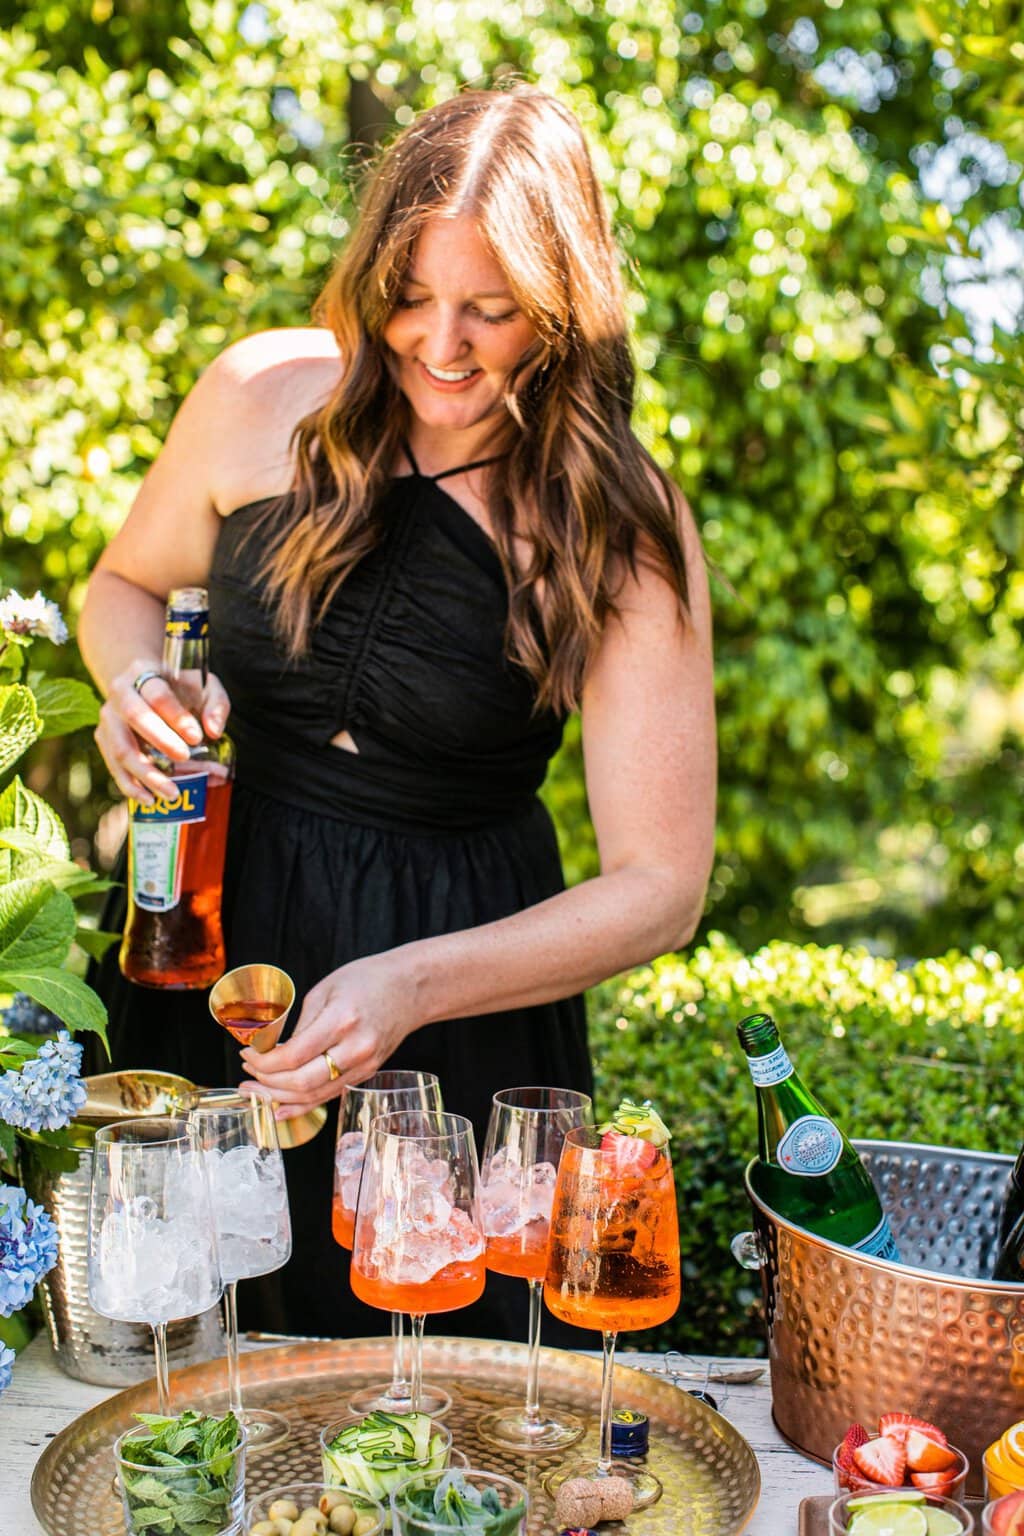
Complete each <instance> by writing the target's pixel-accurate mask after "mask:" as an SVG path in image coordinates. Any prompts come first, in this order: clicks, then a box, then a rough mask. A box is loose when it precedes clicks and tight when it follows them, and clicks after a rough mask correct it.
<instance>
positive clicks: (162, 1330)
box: [151, 1323, 171, 1417]
mask: <svg viewBox="0 0 1024 1536" xmlns="http://www.w3.org/2000/svg"><path fill="white" fill-rule="evenodd" d="M151 1326H152V1329H153V1353H154V1354H155V1355H156V1400H157V1405H158V1407H159V1411H160V1413H161V1414H163V1415H164V1417H167V1416H168V1415H169V1414H170V1411H171V1384H170V1381H169V1380H168V1376H167V1324H166V1323H153V1324H152V1325H151Z"/></svg>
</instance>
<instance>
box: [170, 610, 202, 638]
mask: <svg viewBox="0 0 1024 1536" xmlns="http://www.w3.org/2000/svg"><path fill="white" fill-rule="evenodd" d="M209 633H210V615H209V614H208V613H206V612H204V611H203V610H202V609H200V611H199V612H198V613H197V612H196V611H195V610H194V609H191V608H168V610H167V619H166V622H165V624H164V634H165V635H166V636H167V638H168V639H169V640H205V639H206V637H207V635H208V634H209Z"/></svg>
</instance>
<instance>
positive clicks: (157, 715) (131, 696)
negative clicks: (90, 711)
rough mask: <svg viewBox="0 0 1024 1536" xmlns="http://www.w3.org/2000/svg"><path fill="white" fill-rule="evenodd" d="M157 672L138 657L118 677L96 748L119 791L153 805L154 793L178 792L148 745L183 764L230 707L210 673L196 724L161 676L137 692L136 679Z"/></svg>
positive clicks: (220, 726)
mask: <svg viewBox="0 0 1024 1536" xmlns="http://www.w3.org/2000/svg"><path fill="white" fill-rule="evenodd" d="M156 670H157V666H156V664H155V663H154V662H153V661H152V660H146V659H140V660H136V661H134V662H133V663H132V665H131V666H130V667H126V668H125V670H124V671H123V672H120V673H118V675H117V676H116V677H115V678H114V679H113V681H112V682H111V684H110V690H109V692H108V694H107V697H106V699H105V700H104V702H103V704H102V705H101V707H100V719H99V724H98V725H97V727H96V731H95V737H96V745H97V746H98V747H99V749H100V752H101V753H102V754H103V761H104V762H105V763H106V765H107V767H108V768H109V769H110V772H111V774H112V775H113V777H114V780H115V781H116V783H117V787H118V789H120V791H121V793H122V794H123V795H126V796H127V797H128V798H129V799H132V800H139V801H141V803H142V804H143V805H151V804H152V803H153V800H154V799H155V798H156V797H157V796H158V795H159V796H163V797H167V798H169V799H173V798H174V796H175V795H176V794H177V793H178V791H177V789H176V788H175V786H174V784H173V783H172V782H171V780H170V779H169V778H168V777H167V775H166V774H165V773H163V772H162V771H161V770H160V769H159V768H158V767H157V765H156V763H154V762H153V761H152V760H151V759H150V757H149V755H148V753H147V751H146V747H147V746H148V747H153V748H156V749H157V751H159V752H162V753H164V754H165V755H166V756H167V757H169V758H171V759H172V761H174V762H179V763H184V762H187V761H188V756H189V748H190V747H194V746H197V745H198V743H199V742H200V741H202V739H203V732H204V731H205V733H206V735H207V736H211V737H214V738H216V737H218V736H220V735H221V733H222V732H223V730H224V724H225V721H226V720H227V718H228V711H229V710H230V708H231V704H230V701H229V699H228V696H227V694H226V693H225V691H224V688H223V686H222V684H221V682H220V680H219V678H217V677H215V676H214V674H213V673H212V672H211V673H210V675H209V676H208V678H207V680H206V694H205V698H204V701H203V712H202V725H200V723H199V721H198V720H197V719H196V717H195V715H194V714H192V712H191V711H190V710H188V709H187V708H186V707H185V705H184V704H183V703H182V702H181V700H180V699H179V698H178V696H177V694H176V693H175V692H174V689H173V688H172V687H171V685H170V683H168V682H167V680H166V679H165V678H163V677H160V676H156V677H150V678H148V679H147V681H146V682H144V683H143V685H142V687H141V689H137V688H136V687H135V679H136V678H137V677H140V676H141V675H142V674H143V673H144V672H155V671H156Z"/></svg>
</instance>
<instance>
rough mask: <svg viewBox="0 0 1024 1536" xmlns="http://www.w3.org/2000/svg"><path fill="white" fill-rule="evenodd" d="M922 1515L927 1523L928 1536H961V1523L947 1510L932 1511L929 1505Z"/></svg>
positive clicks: (962, 1526)
mask: <svg viewBox="0 0 1024 1536" xmlns="http://www.w3.org/2000/svg"><path fill="white" fill-rule="evenodd" d="M924 1513H925V1518H926V1519H927V1521H928V1536H962V1532H963V1528H964V1523H963V1521H962V1520H958V1519H957V1517H956V1515H951V1514H950V1512H949V1510H948V1509H933V1508H932V1506H931V1505H930V1504H929V1506H928V1508H927V1509H926V1510H925V1512H924Z"/></svg>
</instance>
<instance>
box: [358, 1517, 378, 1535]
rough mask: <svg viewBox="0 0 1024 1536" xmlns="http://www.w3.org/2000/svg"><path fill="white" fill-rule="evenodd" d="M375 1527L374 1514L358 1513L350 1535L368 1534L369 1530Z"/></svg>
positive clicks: (375, 1518)
mask: <svg viewBox="0 0 1024 1536" xmlns="http://www.w3.org/2000/svg"><path fill="white" fill-rule="evenodd" d="M376 1529H377V1516H376V1515H359V1516H358V1517H357V1519H356V1523H355V1525H354V1526H353V1527H352V1536H370V1532H371V1531H375V1530H376Z"/></svg>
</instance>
